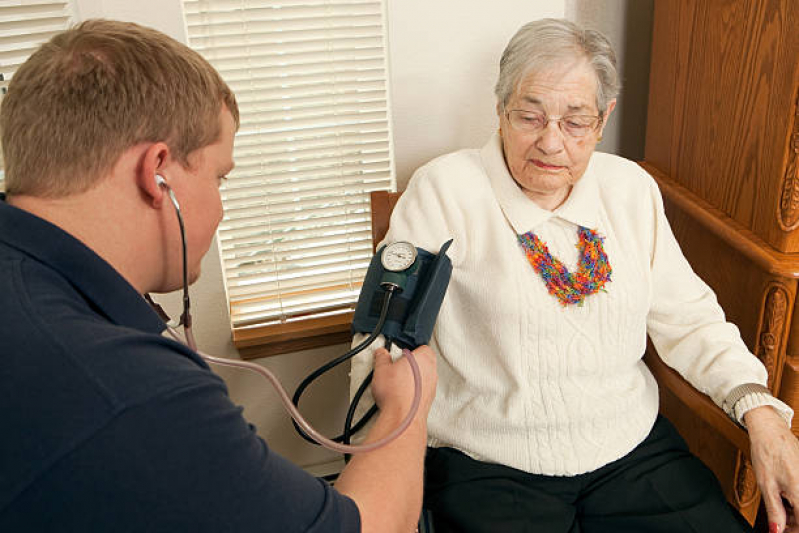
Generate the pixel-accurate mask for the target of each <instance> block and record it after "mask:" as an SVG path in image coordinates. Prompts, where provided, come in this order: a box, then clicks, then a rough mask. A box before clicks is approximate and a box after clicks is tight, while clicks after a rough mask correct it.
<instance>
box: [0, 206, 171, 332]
mask: <svg viewBox="0 0 799 533" xmlns="http://www.w3.org/2000/svg"><path fill="white" fill-rule="evenodd" d="M5 200H6V198H5V194H2V193H0V243H2V244H5V245H7V246H10V247H12V248H15V249H16V250H18V251H20V252H22V253H24V254H26V255H28V256H30V257H31V258H33V259H35V260H36V261H38V262H40V263H42V264H44V265H46V266H47V267H49V268H52V269H53V270H55V271H56V272H58V273H59V274H60V275H61V276H63V277H64V278H65V279H66V280H67V281H69V283H70V284H72V285H73V286H74V287H75V288H76V289H77V290H78V291H79V292H80V293H81V294H83V296H84V298H86V299H87V300H88V301H89V302H91V303H92V304H94V305H95V306H96V307H97V309H99V310H100V312H102V313H103V314H105V316H106V317H107V318H108V319H109V320H111V321H112V322H113V323H115V324H119V325H123V326H128V327H132V328H136V329H139V330H143V331H146V332H150V333H161V332H162V331H163V330H164V327H165V325H164V323H163V321H161V319H160V318H158V315H156V314H155V312H154V311H153V310H152V309H151V308H150V306H149V305H148V304H147V303H146V302H145V301H144V298H142V296H141V295H140V294H139V293H138V292H137V291H136V289H135V288H134V287H133V286H132V285H130V283H128V282H127V280H125V278H123V277H122V276H121V275H120V274H119V272H117V271H116V270H115V269H114V268H113V267H112V266H111V265H110V264H108V263H107V262H106V261H105V260H104V259H103V258H101V257H100V256H99V255H97V254H96V253H95V252H94V251H92V250H91V249H90V248H88V247H87V246H86V245H84V244H83V243H82V242H80V241H79V240H77V239H76V238H74V237H73V236H72V235H70V234H69V233H67V232H66V231H64V230H62V229H61V228H59V227H58V226H55V225H53V224H51V223H49V222H47V221H46V220H43V219H41V218H39V217H37V216H35V215H33V214H31V213H29V212H27V211H25V210H22V209H19V208H16V207H14V206H12V205H9V204H7V203H6V201H5Z"/></svg>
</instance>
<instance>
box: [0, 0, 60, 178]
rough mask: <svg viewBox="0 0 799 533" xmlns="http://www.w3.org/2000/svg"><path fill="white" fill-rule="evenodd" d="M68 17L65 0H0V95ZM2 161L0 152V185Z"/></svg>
mask: <svg viewBox="0 0 799 533" xmlns="http://www.w3.org/2000/svg"><path fill="white" fill-rule="evenodd" d="M70 18H71V13H70V10H69V5H68V3H67V2H66V1H63V2H58V1H49V2H47V1H44V0H0V98H2V95H3V94H5V93H6V88H7V87H8V83H9V82H10V81H11V78H13V77H14V72H16V71H17V69H18V68H19V66H20V65H21V64H22V63H24V62H25V60H26V59H28V56H30V55H31V54H32V53H33V52H34V51H35V50H36V48H38V47H39V45H41V44H42V43H43V42H45V41H47V40H48V39H49V38H50V37H52V36H53V35H55V34H56V33H58V32H59V31H61V30H64V29H66V28H67V26H68V25H69V23H70ZM2 163H3V160H2V155H0V188H2V183H3V171H2Z"/></svg>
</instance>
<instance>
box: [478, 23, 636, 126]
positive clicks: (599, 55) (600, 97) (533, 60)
mask: <svg viewBox="0 0 799 533" xmlns="http://www.w3.org/2000/svg"><path fill="white" fill-rule="evenodd" d="M579 58H585V60H586V61H587V62H588V64H589V65H590V66H591V68H592V69H593V70H594V73H595V74H596V78H597V94H596V106H597V109H598V110H599V112H600V113H601V114H602V115H604V114H605V111H606V110H607V108H608V104H609V103H610V101H611V100H613V98H615V97H616V95H617V94H619V89H620V88H621V84H620V81H619V75H618V72H617V71H616V53H615V52H614V51H613V46H612V45H611V44H610V41H609V40H608V39H607V37H605V36H604V35H603V34H602V33H600V32H598V31H595V30H588V29H584V28H581V27H580V26H578V25H577V24H575V23H573V22H571V21H568V20H563V19H541V20H536V21H533V22H529V23H527V24H525V25H524V26H522V27H521V28H520V29H519V31H517V32H516V34H515V35H514V36H513V37H512V38H511V40H510V42H508V46H507V47H506V48H505V51H504V52H503V53H502V59H500V61H499V78H498V79H497V84H496V86H495V87H494V93H495V94H496V96H497V103H498V104H499V105H500V106H501V107H502V108H504V107H505V105H506V104H507V103H508V100H509V99H510V97H511V96H512V95H513V93H514V91H515V90H516V87H517V86H518V84H519V82H521V81H522V80H523V79H524V77H525V76H527V74H529V73H530V72H534V71H539V70H545V69H548V68H552V67H555V66H556V65H562V64H563V63H564V61H568V60H574V59H579Z"/></svg>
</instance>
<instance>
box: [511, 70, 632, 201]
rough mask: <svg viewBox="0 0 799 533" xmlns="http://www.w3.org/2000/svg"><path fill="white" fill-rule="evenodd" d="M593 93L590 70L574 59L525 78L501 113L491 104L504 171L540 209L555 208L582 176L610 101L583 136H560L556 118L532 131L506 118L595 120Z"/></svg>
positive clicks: (610, 109)
mask: <svg viewBox="0 0 799 533" xmlns="http://www.w3.org/2000/svg"><path fill="white" fill-rule="evenodd" d="M596 89H597V79H596V75H595V74H594V72H593V70H592V69H591V67H590V66H589V64H588V63H587V62H586V61H585V60H578V61H575V62H573V63H570V64H567V65H565V66H564V67H563V68H554V69H552V70H545V71H542V72H533V73H530V74H528V75H527V76H526V77H525V78H524V79H522V81H521V83H519V85H518V86H517V88H516V92H514V94H513V95H512V96H511V98H510V100H509V101H508V103H507V105H506V107H505V109H502V108H501V106H497V113H498V115H499V120H500V133H501V135H502V145H503V150H504V152H505V162H506V164H507V165H508V169H509V170H510V173H511V175H512V176H513V179H514V180H516V183H517V184H518V185H519V187H521V189H522V191H524V193H525V194H526V195H527V196H528V197H529V198H530V199H531V200H533V201H534V202H536V203H537V204H538V205H539V206H540V207H542V208H544V209H549V210H553V209H555V208H557V207H558V206H560V205H561V204H562V203H563V202H564V201H565V200H566V198H567V197H568V196H569V192H571V188H572V185H573V184H574V183H576V182H577V180H579V179H580V178H581V177H582V175H583V173H585V169H586V167H587V166H588V161H589V160H590V159H591V154H592V153H593V152H594V148H595V147H596V144H597V142H599V138H600V136H601V134H602V129H603V128H604V125H605V123H607V119H608V116H609V115H610V112H611V111H612V110H613V107H614V106H615V105H616V101H615V100H613V101H611V102H610V104H609V105H608V109H607V111H606V112H605V116H604V117H603V120H601V121H600V122H599V123H598V125H597V126H596V127H593V128H591V129H589V130H588V131H587V133H586V134H585V136H583V137H573V136H571V135H569V134H568V133H564V131H563V130H566V129H568V128H563V129H561V124H562V122H561V121H558V120H550V121H549V122H548V123H547V124H546V126H544V127H543V128H541V129H540V130H538V131H530V130H522V129H520V128H519V127H517V126H514V125H513V124H511V123H510V121H509V118H508V117H509V114H510V113H511V112H515V116H516V117H520V116H524V117H530V116H533V115H532V114H543V115H545V116H546V117H548V118H549V119H553V118H554V119H557V118H558V117H563V116H575V117H590V116H594V117H596V116H598V115H599V111H598V110H597V107H596V94H597V91H596ZM519 110H520V111H521V113H520V112H519ZM517 122H518V121H517Z"/></svg>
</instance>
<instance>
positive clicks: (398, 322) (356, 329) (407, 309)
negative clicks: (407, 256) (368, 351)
mask: <svg viewBox="0 0 799 533" xmlns="http://www.w3.org/2000/svg"><path fill="white" fill-rule="evenodd" d="M451 244H452V239H450V240H449V241H447V242H446V243H444V245H443V246H442V247H441V249H440V250H439V251H438V254H433V253H430V252H428V251H427V250H424V249H422V248H416V252H417V256H416V257H417V259H416V263H414V265H413V266H412V267H411V268H410V269H409V270H408V278H407V281H406V283H405V288H404V290H403V291H402V292H395V293H394V294H393V295H392V297H391V303H390V307H389V310H388V315H387V317H386V320H385V322H384V324H383V327H382V328H381V330H380V332H381V333H382V334H383V335H384V336H386V337H387V338H391V339H392V340H393V342H394V344H396V345H398V346H399V347H401V348H408V349H411V350H413V349H415V348H416V347H417V346H420V345H422V344H427V343H428V342H429V341H430V336H431V335H432V334H433V327H434V326H435V323H436V318H438V311H439V310H440V309H441V303H442V302H443V300H444V295H445V294H446V292H447V286H448V285H449V279H450V277H451V275H452V261H450V259H449V257H447V254H446V252H447V249H448V248H449V247H450V245H451ZM384 248H385V245H384V246H381V247H380V249H379V250H377V253H376V254H375V255H374V256H373V257H372V261H371V262H370V263H369V270H368V271H367V272H366V277H365V279H364V282H363V287H362V288H361V294H360V296H359V297H358V305H357V306H356V308H355V316H354V317H353V320H352V332H353V333H367V334H369V333H372V332H373V331H374V330H375V328H376V327H377V324H378V322H379V319H380V311H381V310H382V308H383V302H384V299H385V297H386V294H387V293H386V290H385V289H384V288H383V287H382V286H381V280H382V279H383V275H384V274H385V273H386V270H385V269H384V268H383V264H382V263H381V261H380V255H381V254H382V252H383V249H384Z"/></svg>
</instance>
